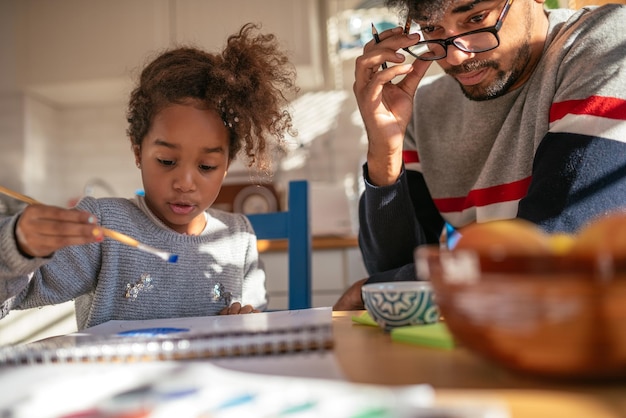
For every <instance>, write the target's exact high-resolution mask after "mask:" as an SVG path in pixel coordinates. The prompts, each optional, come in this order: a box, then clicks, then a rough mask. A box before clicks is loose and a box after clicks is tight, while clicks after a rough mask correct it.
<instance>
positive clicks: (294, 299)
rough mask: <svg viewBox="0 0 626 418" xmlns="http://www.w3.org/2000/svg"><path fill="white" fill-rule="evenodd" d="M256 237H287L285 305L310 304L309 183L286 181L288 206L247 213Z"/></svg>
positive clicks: (301, 306)
mask: <svg viewBox="0 0 626 418" xmlns="http://www.w3.org/2000/svg"><path fill="white" fill-rule="evenodd" d="M247 216H248V219H250V223H251V224H252V227H253V228H254V232H255V233H256V235H257V238H258V239H260V240H275V239H287V241H288V248H287V250H288V263H289V276H288V277H289V279H288V281H289V292H288V293H289V309H306V308H310V307H311V228H310V224H311V222H310V211H309V183H308V182H307V181H306V180H297V181H291V182H289V194H288V209H287V211H283V212H270V213H261V214H249V215H247Z"/></svg>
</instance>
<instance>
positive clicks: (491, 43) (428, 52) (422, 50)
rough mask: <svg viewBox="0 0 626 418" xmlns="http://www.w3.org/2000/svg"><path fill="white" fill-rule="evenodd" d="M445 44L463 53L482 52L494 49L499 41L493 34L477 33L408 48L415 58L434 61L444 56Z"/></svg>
mask: <svg viewBox="0 0 626 418" xmlns="http://www.w3.org/2000/svg"><path fill="white" fill-rule="evenodd" d="M446 44H451V45H454V46H456V47H457V48H459V49H460V50H462V51H465V52H484V51H488V50H490V49H494V48H496V47H497V46H498V44H499V41H498V38H497V37H496V35H495V34H494V33H493V32H478V33H472V34H469V35H463V36H459V37H458V38H454V39H451V40H450V41H449V42H446V41H440V40H437V41H422V42H419V43H417V44H416V45H413V46H410V47H409V48H408V50H409V52H410V53H411V54H412V55H413V56H415V57H416V58H419V59H422V60H436V59H441V58H443V57H445V56H446Z"/></svg>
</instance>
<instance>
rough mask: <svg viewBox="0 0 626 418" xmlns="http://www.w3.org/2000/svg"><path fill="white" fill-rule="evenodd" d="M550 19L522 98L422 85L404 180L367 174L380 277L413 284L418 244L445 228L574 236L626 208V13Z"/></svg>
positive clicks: (368, 245) (365, 205)
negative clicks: (480, 97)
mask: <svg viewBox="0 0 626 418" xmlns="http://www.w3.org/2000/svg"><path fill="white" fill-rule="evenodd" d="M549 22H550V23H549V31H548V35H547V40H546V43H545V46H544V52H543V55H542V58H541V60H540V62H539V63H538V65H537V68H536V69H535V71H534V72H533V74H532V75H531V77H530V79H529V80H528V81H527V82H526V83H525V84H524V85H523V86H522V87H520V88H518V89H516V90H515V91H512V92H509V93H508V94H506V95H504V96H502V97H499V98H497V99H494V100H488V101H480V102H477V101H470V100H468V99H466V98H465V96H464V95H463V94H462V92H461V89H460V88H459V86H458V84H457V83H456V81H455V80H453V79H452V78H451V77H449V76H446V75H442V76H437V77H434V78H431V79H428V80H424V81H423V82H422V84H421V85H420V87H419V89H418V91H417V93H416V98H415V103H416V106H415V109H414V114H413V118H412V121H411V124H410V125H409V127H408V129H407V133H406V137H405V144H404V153H403V157H404V163H405V167H404V168H405V170H404V171H403V173H402V175H401V176H400V178H399V179H398V181H397V182H396V183H395V184H394V185H391V186H386V187H374V186H373V185H371V184H370V183H369V182H368V177H367V166H365V167H364V177H365V192H364V194H363V196H362V197H361V203H360V208H359V211H360V233H359V240H360V245H361V250H362V253H363V257H364V261H365V265H366V267H367V269H368V272H369V273H370V275H371V277H370V279H369V280H370V281H387V280H410V279H414V278H415V274H414V266H413V264H412V262H413V250H414V248H415V247H416V246H418V245H421V244H424V243H434V242H437V241H438V239H439V234H440V232H441V228H442V225H443V222H444V221H447V222H448V223H450V224H451V225H453V226H455V227H462V226H464V225H467V224H469V223H471V222H485V221H489V220H496V219H511V218H515V217H520V218H524V219H528V220H531V221H533V222H535V223H537V224H538V225H539V226H541V227H542V228H543V229H544V230H546V231H548V232H557V231H562V232H575V231H577V230H578V229H579V228H580V227H581V226H582V225H583V224H584V223H585V222H587V221H588V220H589V219H591V218H593V217H596V216H600V215H603V214H606V213H607V212H609V211H611V210H614V209H616V208H621V207H626V53H625V52H624V51H625V48H626V26H625V25H624V22H626V7H625V6H619V5H608V6H603V7H599V8H593V7H590V8H585V9H582V10H580V11H573V10H564V9H562V10H554V11H551V12H549ZM412 213H413V214H415V215H414V216H412V215H411V214H412Z"/></svg>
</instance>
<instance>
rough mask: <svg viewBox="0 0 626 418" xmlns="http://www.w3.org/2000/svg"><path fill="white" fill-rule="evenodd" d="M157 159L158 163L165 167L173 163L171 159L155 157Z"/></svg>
mask: <svg viewBox="0 0 626 418" xmlns="http://www.w3.org/2000/svg"><path fill="white" fill-rule="evenodd" d="M157 161H158V162H159V164H161V165H164V166H166V167H171V166H173V165H174V164H175V163H174V161H171V160H161V159H159V158H157Z"/></svg>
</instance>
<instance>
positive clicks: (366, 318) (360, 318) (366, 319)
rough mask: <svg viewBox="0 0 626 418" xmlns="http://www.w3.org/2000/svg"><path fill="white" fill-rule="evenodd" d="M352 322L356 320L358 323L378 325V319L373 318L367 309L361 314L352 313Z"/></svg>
mask: <svg viewBox="0 0 626 418" xmlns="http://www.w3.org/2000/svg"><path fill="white" fill-rule="evenodd" d="M352 322H356V323H357V324H362V325H372V326H375V327H377V326H378V324H377V323H376V321H374V320H373V319H372V317H371V316H370V314H369V313H368V312H367V311H365V312H363V313H362V314H361V315H352Z"/></svg>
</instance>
